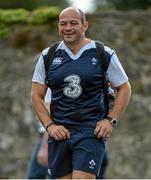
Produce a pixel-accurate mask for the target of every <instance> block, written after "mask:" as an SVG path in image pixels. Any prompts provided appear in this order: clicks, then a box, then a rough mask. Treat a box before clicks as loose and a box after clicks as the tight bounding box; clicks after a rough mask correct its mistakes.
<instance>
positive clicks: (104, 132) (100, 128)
mask: <svg viewBox="0 0 151 180" xmlns="http://www.w3.org/2000/svg"><path fill="white" fill-rule="evenodd" d="M112 130H113V127H112V125H111V124H110V122H108V121H106V120H101V121H99V122H98V123H97V125H96V128H95V130H94V134H95V135H96V137H97V138H99V139H100V138H108V137H110V136H111V134H112Z"/></svg>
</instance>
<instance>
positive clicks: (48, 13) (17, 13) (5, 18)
mask: <svg viewBox="0 0 151 180" xmlns="http://www.w3.org/2000/svg"><path fill="white" fill-rule="evenodd" d="M59 12H60V10H59V9H58V8H57V7H48V8H46V7H45V8H44V7H43V8H39V9H36V10H34V11H33V12H29V11H27V10H25V9H9V10H4V9H0V38H1V37H4V36H6V35H7V33H8V28H9V26H10V25H13V24H22V23H25V24H28V25H31V24H32V25H42V24H47V23H51V22H53V21H54V20H56V18H57V17H58V15H59Z"/></svg>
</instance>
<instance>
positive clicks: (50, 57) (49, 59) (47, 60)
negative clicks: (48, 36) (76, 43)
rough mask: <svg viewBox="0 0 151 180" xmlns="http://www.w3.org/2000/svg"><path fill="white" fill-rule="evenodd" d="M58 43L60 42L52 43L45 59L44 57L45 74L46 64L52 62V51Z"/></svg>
mask: <svg viewBox="0 0 151 180" xmlns="http://www.w3.org/2000/svg"><path fill="white" fill-rule="evenodd" d="M59 44H60V42H56V43H54V44H52V45H51V46H50V48H49V50H48V53H47V56H46V59H44V66H45V71H46V74H47V70H48V66H49V65H50V64H51V63H52V59H53V55H54V52H55V51H56V49H57V47H58V45H59Z"/></svg>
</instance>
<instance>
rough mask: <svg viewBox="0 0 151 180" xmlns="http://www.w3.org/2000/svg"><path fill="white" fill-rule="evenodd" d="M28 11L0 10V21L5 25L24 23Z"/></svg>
mask: <svg viewBox="0 0 151 180" xmlns="http://www.w3.org/2000/svg"><path fill="white" fill-rule="evenodd" d="M27 18H28V11H26V10H24V9H15V10H14V9H9V10H0V21H1V22H3V23H5V24H15V23H21V22H26V20H27Z"/></svg>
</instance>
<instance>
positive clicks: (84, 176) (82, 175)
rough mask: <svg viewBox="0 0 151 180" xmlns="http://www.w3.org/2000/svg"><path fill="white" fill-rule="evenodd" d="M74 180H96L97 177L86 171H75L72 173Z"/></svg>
mask: <svg viewBox="0 0 151 180" xmlns="http://www.w3.org/2000/svg"><path fill="white" fill-rule="evenodd" d="M72 179H96V175H95V174H92V173H88V172H84V171H78V170H74V171H73V172H72Z"/></svg>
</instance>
